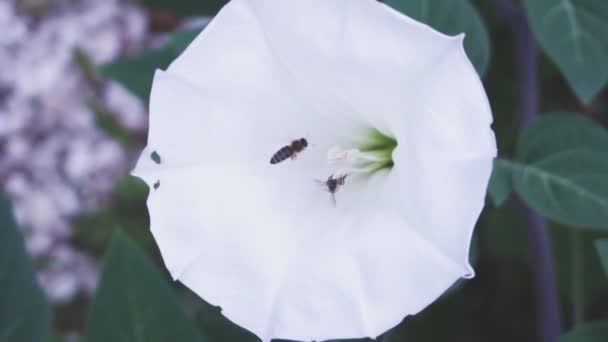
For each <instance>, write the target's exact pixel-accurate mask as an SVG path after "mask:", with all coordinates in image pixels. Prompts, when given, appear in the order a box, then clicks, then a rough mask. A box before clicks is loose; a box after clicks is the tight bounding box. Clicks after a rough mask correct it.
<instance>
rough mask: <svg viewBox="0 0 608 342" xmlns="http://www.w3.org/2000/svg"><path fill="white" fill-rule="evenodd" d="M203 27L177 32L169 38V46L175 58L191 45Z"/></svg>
mask: <svg viewBox="0 0 608 342" xmlns="http://www.w3.org/2000/svg"><path fill="white" fill-rule="evenodd" d="M203 28H204V27H195V28H191V29H187V30H183V31H178V32H176V33H174V34H173V35H171V37H170V38H169V46H170V47H171V49H172V50H173V52H174V53H175V55H176V56H179V55H180V54H181V53H182V52H183V51H184V50H185V49H186V47H188V45H190V43H192V41H193V40H194V38H196V36H198V34H199V33H201V31H202V30H203Z"/></svg>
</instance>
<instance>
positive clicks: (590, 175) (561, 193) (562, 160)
mask: <svg viewBox="0 0 608 342" xmlns="http://www.w3.org/2000/svg"><path fill="white" fill-rule="evenodd" d="M516 155H517V160H516V161H512V162H510V163H509V164H510V168H511V174H512V183H513V187H514V189H515V191H516V192H517V193H518V194H519V195H520V196H521V197H522V198H523V199H524V201H525V202H526V203H527V204H528V205H530V206H531V207H532V208H534V209H536V210H538V211H539V212H540V213H541V214H543V215H544V216H546V217H548V218H550V219H552V220H555V221H557V222H559V223H563V224H566V225H570V226H578V227H583V228H604V229H605V228H608V178H607V177H606V175H607V174H608V134H607V133H606V131H605V130H604V129H603V128H601V127H599V126H597V125H596V124H594V123H593V122H592V121H590V120H588V119H585V118H584V117H582V116H577V115H573V114H565V113H555V114H546V115H544V116H542V117H541V118H540V119H539V120H537V121H536V122H535V123H534V124H533V125H531V126H530V128H528V129H527V130H526V131H525V132H524V134H523V135H522V137H521V140H520V143H519V145H518V149H517V153H516Z"/></svg>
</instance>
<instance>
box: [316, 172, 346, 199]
mask: <svg viewBox="0 0 608 342" xmlns="http://www.w3.org/2000/svg"><path fill="white" fill-rule="evenodd" d="M346 177H348V174H343V175H341V176H339V177H337V178H335V177H334V175H331V176H329V178H327V180H326V181H317V182H318V183H320V184H322V185H323V186H324V187H325V188H326V190H327V192H329V194H330V195H331V203H332V204H333V206H334V207H335V206H336V192H337V191H338V190H339V189H340V187H341V186H343V185H344V184H345V183H346Z"/></svg>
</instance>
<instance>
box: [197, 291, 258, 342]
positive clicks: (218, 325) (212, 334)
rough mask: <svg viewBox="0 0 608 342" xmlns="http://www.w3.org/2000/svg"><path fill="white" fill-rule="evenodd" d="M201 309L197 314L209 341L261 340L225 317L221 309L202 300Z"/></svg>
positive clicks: (251, 341)
mask: <svg viewBox="0 0 608 342" xmlns="http://www.w3.org/2000/svg"><path fill="white" fill-rule="evenodd" d="M200 302H201V308H200V309H199V310H198V312H197V314H196V320H197V321H198V323H199V327H200V330H201V332H202V334H203V335H204V336H205V337H206V338H207V340H208V341H239V342H257V341H260V339H259V338H258V337H257V336H255V335H254V334H253V333H251V332H249V331H248V330H246V329H244V328H242V327H240V326H238V325H236V324H234V323H232V322H231V321H230V320H228V318H226V317H224V315H222V313H221V309H220V308H219V307H215V306H212V305H210V304H208V303H206V302H204V301H203V300H200Z"/></svg>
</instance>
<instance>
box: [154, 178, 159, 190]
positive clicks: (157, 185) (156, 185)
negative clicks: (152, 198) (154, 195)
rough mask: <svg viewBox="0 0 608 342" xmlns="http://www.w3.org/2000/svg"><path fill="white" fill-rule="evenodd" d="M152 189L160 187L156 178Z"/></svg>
mask: <svg viewBox="0 0 608 342" xmlns="http://www.w3.org/2000/svg"><path fill="white" fill-rule="evenodd" d="M153 186H154V190H156V189H158V188H159V187H160V181H159V180H157V181H156V183H154V185H153Z"/></svg>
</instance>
